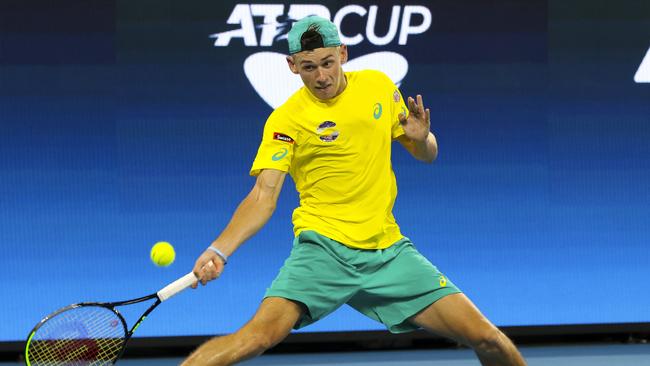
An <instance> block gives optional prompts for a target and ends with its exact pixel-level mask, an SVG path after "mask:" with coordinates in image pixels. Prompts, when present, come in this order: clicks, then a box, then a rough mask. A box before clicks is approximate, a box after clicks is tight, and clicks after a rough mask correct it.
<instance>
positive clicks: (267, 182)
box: [193, 169, 287, 288]
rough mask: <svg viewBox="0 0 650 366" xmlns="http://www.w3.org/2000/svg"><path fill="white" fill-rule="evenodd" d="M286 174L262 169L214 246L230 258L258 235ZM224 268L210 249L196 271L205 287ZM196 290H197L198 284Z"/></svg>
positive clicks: (201, 256) (273, 208)
mask: <svg viewBox="0 0 650 366" xmlns="http://www.w3.org/2000/svg"><path fill="white" fill-rule="evenodd" d="M286 175H287V173H286V172H283V171H280V170H276V169H264V170H262V171H261V172H260V173H259V175H258V176H257V180H256V181H255V186H253V189H252V190H251V191H250V193H249V194H248V195H247V196H246V198H244V199H243V200H242V201H241V203H240V204H239V206H238V207H237V209H236V210H235V213H234V214H233V215H232V218H231V219H230V222H229V223H228V225H227V226H226V228H225V229H224V230H223V232H222V233H221V234H220V235H219V237H218V238H217V239H216V240H215V241H214V242H213V243H212V246H213V247H214V248H217V249H218V250H219V251H221V252H222V253H223V254H225V255H226V256H230V255H231V254H232V253H233V252H234V251H235V250H237V248H239V246H240V245H242V244H243V243H244V242H245V241H246V240H248V239H249V238H250V237H252V236H253V235H255V233H257V232H258V231H259V230H260V229H261V228H262V227H263V226H264V225H265V224H266V223H267V222H268V221H269V219H270V218H271V216H272V215H273V212H274V211H275V208H276V206H277V201H278V197H279V195H280V191H281V190H282V185H283V183H284V178H285V176H286ZM210 263H212V264H210ZM224 265H225V263H224V262H223V260H222V259H221V258H220V257H219V256H218V255H217V253H215V252H214V251H212V250H206V251H204V252H203V254H201V255H200V256H199V258H198V259H197V260H196V263H195V264H194V269H193V272H194V274H195V275H196V277H197V278H198V279H199V281H200V282H201V283H202V284H204V285H205V284H206V283H207V282H208V281H211V280H214V279H215V278H217V277H219V275H220V274H221V272H223V269H224ZM193 287H194V288H196V284H195V285H194V286H193Z"/></svg>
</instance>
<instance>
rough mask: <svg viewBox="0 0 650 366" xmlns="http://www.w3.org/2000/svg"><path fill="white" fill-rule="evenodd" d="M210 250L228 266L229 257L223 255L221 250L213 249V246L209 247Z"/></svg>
mask: <svg viewBox="0 0 650 366" xmlns="http://www.w3.org/2000/svg"><path fill="white" fill-rule="evenodd" d="M208 250H211V251H213V252H215V253H216V254H217V255H218V256H219V258H221V260H222V261H223V264H224V265H226V264H228V256H227V255H225V254H223V252H222V251H220V250H219V249H217V248H215V247H213V246H212V245H210V246H209V247H208Z"/></svg>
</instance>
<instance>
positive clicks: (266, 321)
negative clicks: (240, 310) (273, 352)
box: [239, 297, 305, 345]
mask: <svg viewBox="0 0 650 366" xmlns="http://www.w3.org/2000/svg"><path fill="white" fill-rule="evenodd" d="M304 312H305V308H304V305H302V304H300V303H297V302H295V301H291V300H287V299H285V298H282V297H267V298H265V299H264V300H263V301H262V303H261V304H260V306H259V308H258V309H257V312H256V313H255V315H254V316H253V318H252V319H251V320H250V321H249V322H248V323H246V325H244V327H242V329H240V331H239V332H240V333H243V334H246V335H247V336H251V335H256V336H260V337H264V338H265V340H266V341H267V342H268V343H270V345H275V344H277V343H279V342H280V341H282V340H283V339H284V338H286V336H287V335H289V333H290V332H291V329H293V326H294V325H295V324H296V322H298V319H300V318H301V317H302V315H303V314H304Z"/></svg>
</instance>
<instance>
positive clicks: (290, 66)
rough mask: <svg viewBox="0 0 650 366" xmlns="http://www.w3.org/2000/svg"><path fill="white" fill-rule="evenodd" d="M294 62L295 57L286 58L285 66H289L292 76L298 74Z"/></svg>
mask: <svg viewBox="0 0 650 366" xmlns="http://www.w3.org/2000/svg"><path fill="white" fill-rule="evenodd" d="M296 61H297V60H296V56H293V55H289V56H287V64H288V65H289V70H291V72H292V73H294V74H298V66H296Z"/></svg>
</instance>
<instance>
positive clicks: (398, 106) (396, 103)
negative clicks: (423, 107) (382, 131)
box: [391, 85, 409, 139]
mask: <svg viewBox="0 0 650 366" xmlns="http://www.w3.org/2000/svg"><path fill="white" fill-rule="evenodd" d="M393 87H394V89H395V90H394V91H393V96H392V102H393V104H392V106H393V108H392V115H391V118H392V122H393V125H392V127H391V137H392V138H393V139H396V138H398V137H400V136H402V135H403V134H404V128H403V127H402V124H401V123H400V122H399V115H400V114H401V113H404V114H405V115H406V117H408V115H409V111H408V108H406V104H405V103H404V98H402V93H401V92H400V91H399V89H398V88H397V87H396V86H394V85H393Z"/></svg>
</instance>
